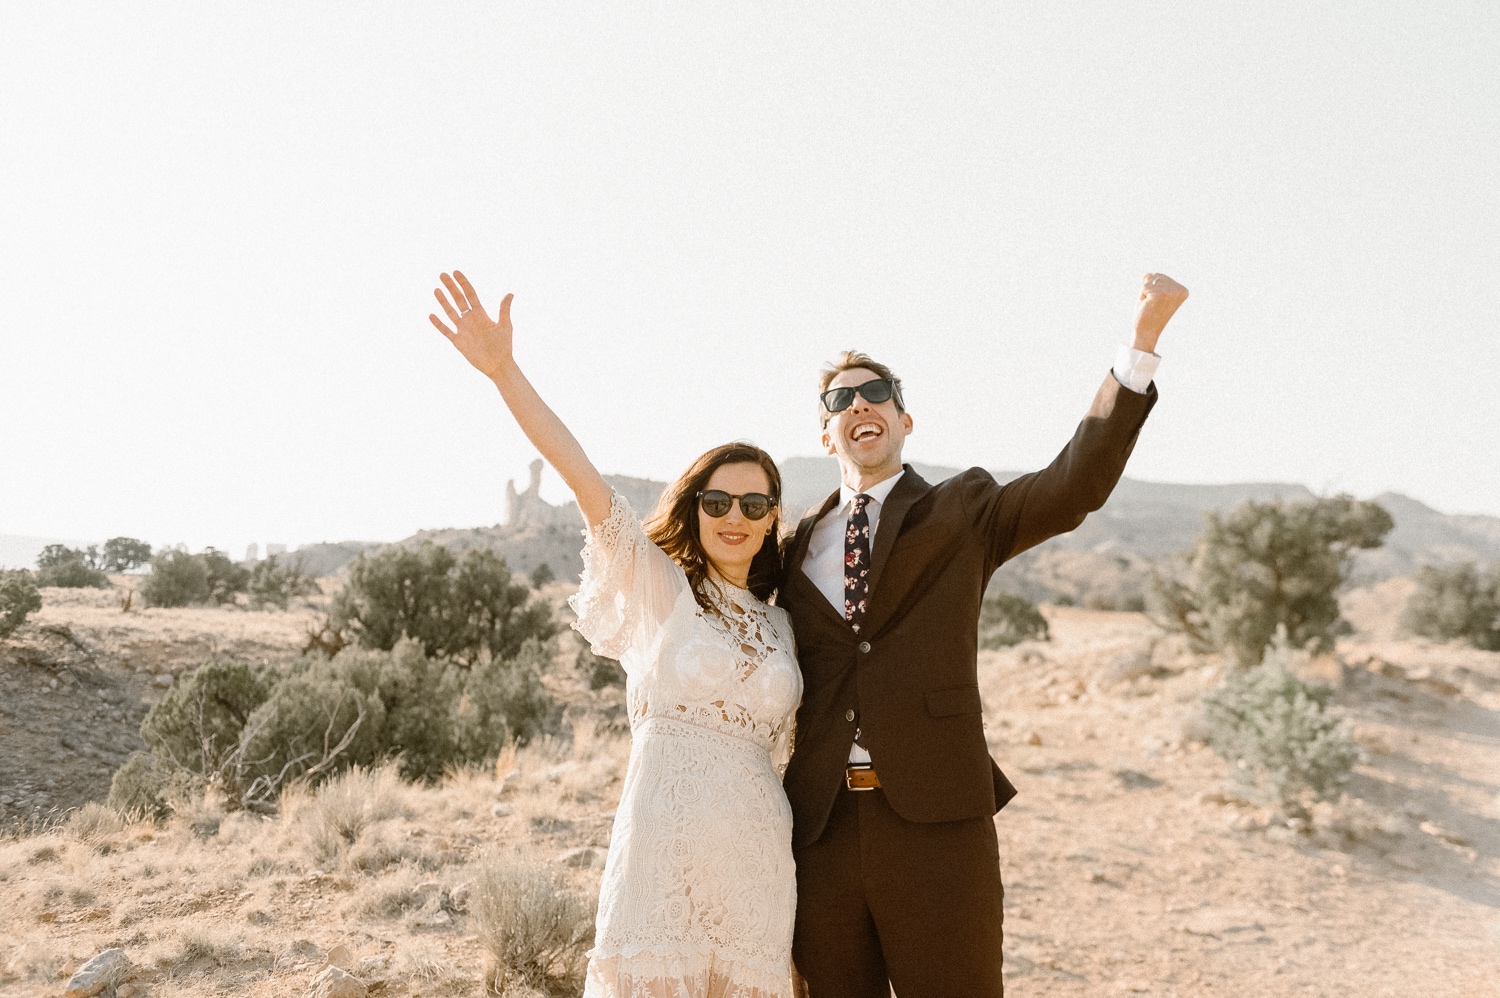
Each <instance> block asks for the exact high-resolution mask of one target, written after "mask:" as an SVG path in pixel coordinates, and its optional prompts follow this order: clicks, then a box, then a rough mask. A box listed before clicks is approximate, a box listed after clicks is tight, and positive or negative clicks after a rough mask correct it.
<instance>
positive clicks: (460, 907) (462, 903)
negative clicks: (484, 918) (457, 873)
mask: <svg viewBox="0 0 1500 998" xmlns="http://www.w3.org/2000/svg"><path fill="white" fill-rule="evenodd" d="M473 893H474V882H473V881H472V880H465V881H464V882H463V883H461V884H459V885H458V886H457V887H455V888H453V890H451V891H449V892H448V904H449V906H450V907H451V908H452V909H453V910H454V911H467V910H468V908H469V897H470V896H471V895H472V894H473Z"/></svg>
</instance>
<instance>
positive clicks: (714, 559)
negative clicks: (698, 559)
mask: <svg viewBox="0 0 1500 998" xmlns="http://www.w3.org/2000/svg"><path fill="white" fill-rule="evenodd" d="M709 489H719V490H721V491H723V492H728V493H729V494H730V495H733V496H739V495H744V494H746V493H747V492H759V493H761V494H762V495H767V496H768V495H770V494H771V480H770V479H769V478H768V477H767V476H766V471H765V469H764V468H762V467H761V466H760V465H758V464H751V463H740V464H721V465H719V466H718V467H717V468H715V469H714V473H713V474H712V475H710V476H708V484H707V485H705V486H704V489H703V490H704V491H705V492H707V491H708V490H709ZM697 509H698V539H699V541H700V542H701V543H702V544H703V552H704V554H706V555H708V562H709V564H710V565H711V566H712V567H713V569H714V570H715V571H716V572H718V574H719V575H721V576H723V577H724V578H725V579H726V580H727V581H729V582H732V583H734V584H735V585H737V586H744V585H745V582H746V581H747V579H748V578H749V575H750V562H751V561H752V560H753V559H754V558H755V555H756V553H757V552H759V551H760V546H761V544H762V543H763V542H764V541H765V539H766V534H768V533H770V531H771V529H772V528H773V527H774V526H775V525H776V510H774V509H773V510H772V511H771V512H770V513H769V514H767V515H766V516H763V517H761V518H760V519H759V520H749V519H746V518H745V514H744V513H742V512H741V511H740V504H739V500H735V502H734V503H733V504H732V505H731V506H730V507H729V512H728V513H726V514H724V515H723V516H709V515H708V514H707V513H705V512H703V505H702V504H701V503H699V504H698V506H697ZM773 543H774V541H773Z"/></svg>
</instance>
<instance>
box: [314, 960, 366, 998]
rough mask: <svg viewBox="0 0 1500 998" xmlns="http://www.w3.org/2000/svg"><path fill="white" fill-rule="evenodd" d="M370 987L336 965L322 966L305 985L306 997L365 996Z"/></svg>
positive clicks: (350, 997)
mask: <svg viewBox="0 0 1500 998" xmlns="http://www.w3.org/2000/svg"><path fill="white" fill-rule="evenodd" d="M369 993H370V989H369V988H367V987H365V986H364V985H363V984H361V983H360V982H359V978H357V977H355V976H354V975H352V974H350V973H348V972H347V971H344V970H340V969H339V968H338V967H324V968H323V972H322V973H320V974H319V975H318V976H317V977H314V978H313V979H312V983H311V984H309V985H308V986H307V998H366V996H367V995H368V994H369Z"/></svg>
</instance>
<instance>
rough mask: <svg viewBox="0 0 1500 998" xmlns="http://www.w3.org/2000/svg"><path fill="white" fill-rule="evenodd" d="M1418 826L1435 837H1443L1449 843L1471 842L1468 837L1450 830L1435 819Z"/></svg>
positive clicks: (1458, 844)
mask: <svg viewBox="0 0 1500 998" xmlns="http://www.w3.org/2000/svg"><path fill="white" fill-rule="evenodd" d="M1417 827H1418V828H1420V829H1421V830H1422V831H1423V832H1425V833H1426V834H1428V835H1431V836H1432V837H1433V838H1435V839H1442V840H1443V841H1444V842H1447V843H1448V844H1449V845H1455V846H1466V845H1468V844H1469V840H1468V839H1467V838H1465V837H1464V836H1462V835H1460V834H1458V833H1457V832H1452V831H1449V830H1448V829H1446V828H1444V827H1443V826H1442V825H1439V824H1438V823H1437V822H1435V821H1424V822H1422V823H1421V824H1420V825H1418V826H1417Z"/></svg>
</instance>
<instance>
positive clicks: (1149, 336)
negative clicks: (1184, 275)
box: [1132, 274, 1188, 353]
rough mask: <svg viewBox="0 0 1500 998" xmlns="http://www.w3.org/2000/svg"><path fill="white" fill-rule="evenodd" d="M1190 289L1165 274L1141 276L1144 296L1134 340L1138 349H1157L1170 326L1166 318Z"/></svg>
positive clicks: (1181, 301) (1175, 309) (1185, 298)
mask: <svg viewBox="0 0 1500 998" xmlns="http://www.w3.org/2000/svg"><path fill="white" fill-rule="evenodd" d="M1187 296H1188V289H1187V288H1185V287H1183V286H1182V285H1181V284H1178V283H1177V282H1176V281H1174V280H1172V279H1171V278H1170V277H1168V276H1167V275H1166V274H1147V275H1146V276H1145V277H1143V278H1141V297H1140V302H1139V304H1137V305H1136V308H1135V343H1134V344H1132V345H1133V346H1134V347H1135V348H1136V349H1137V350H1143V351H1145V352H1146V353H1155V352H1156V341H1157V339H1159V338H1160V337H1161V331H1162V330H1163V329H1165V328H1167V320H1168V319H1170V318H1172V313H1174V312H1176V311H1177V306H1179V305H1181V304H1182V303H1183V302H1185V301H1187Z"/></svg>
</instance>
